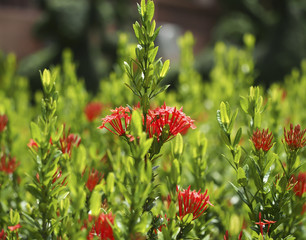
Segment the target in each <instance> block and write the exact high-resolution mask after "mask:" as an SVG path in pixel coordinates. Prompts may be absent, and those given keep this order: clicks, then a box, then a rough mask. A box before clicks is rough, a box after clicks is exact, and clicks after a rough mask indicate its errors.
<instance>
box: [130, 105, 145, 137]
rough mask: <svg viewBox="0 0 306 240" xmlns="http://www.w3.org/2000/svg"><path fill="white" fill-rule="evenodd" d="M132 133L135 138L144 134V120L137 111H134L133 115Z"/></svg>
mask: <svg viewBox="0 0 306 240" xmlns="http://www.w3.org/2000/svg"><path fill="white" fill-rule="evenodd" d="M131 133H132V135H133V136H134V137H135V138H136V137H138V136H140V135H141V133H142V119H141V115H140V113H139V112H138V111H137V110H134V111H133V113H132V121H131Z"/></svg>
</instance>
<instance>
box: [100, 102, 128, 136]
mask: <svg viewBox="0 0 306 240" xmlns="http://www.w3.org/2000/svg"><path fill="white" fill-rule="evenodd" d="M111 111H112V114H111V115H108V116H106V117H105V118H103V119H102V125H101V126H100V127H98V128H100V129H103V128H105V129H107V130H108V131H110V132H112V133H113V134H116V135H118V136H123V135H125V133H126V131H127V128H128V126H129V124H130V122H131V111H130V109H129V108H128V107H119V108H116V109H115V110H111ZM108 125H110V126H111V127H112V128H110V127H109V126H108Z"/></svg>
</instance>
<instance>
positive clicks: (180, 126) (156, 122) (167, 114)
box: [146, 103, 196, 141]
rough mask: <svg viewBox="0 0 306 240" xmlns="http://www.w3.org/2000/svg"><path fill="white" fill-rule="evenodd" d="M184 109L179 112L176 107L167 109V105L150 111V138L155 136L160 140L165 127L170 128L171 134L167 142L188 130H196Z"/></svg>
mask: <svg viewBox="0 0 306 240" xmlns="http://www.w3.org/2000/svg"><path fill="white" fill-rule="evenodd" d="M182 110H183V108H181V109H180V110H177V109H176V108H175V107H174V108H173V107H167V106H166V104H165V103H164V105H162V106H161V107H158V108H156V109H154V110H149V112H148V116H147V122H146V124H147V127H146V128H147V132H148V133H149V136H150V137H153V136H154V135H155V136H156V137H157V138H158V140H159V139H160V137H161V135H162V132H163V129H164V127H166V126H168V127H169V134H168V136H167V137H166V139H165V141H167V140H171V139H172V138H173V137H175V136H176V135H177V134H178V133H181V132H185V131H186V130H187V129H189V128H192V129H195V128H196V126H195V125H194V124H193V122H194V120H192V119H191V118H190V117H188V116H186V115H185V113H183V111H182Z"/></svg>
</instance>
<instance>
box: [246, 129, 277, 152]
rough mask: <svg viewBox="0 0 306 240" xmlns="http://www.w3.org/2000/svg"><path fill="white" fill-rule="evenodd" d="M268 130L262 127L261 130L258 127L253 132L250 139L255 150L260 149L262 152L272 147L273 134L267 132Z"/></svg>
mask: <svg viewBox="0 0 306 240" xmlns="http://www.w3.org/2000/svg"><path fill="white" fill-rule="evenodd" d="M268 132H269V129H268V128H267V129H266V130H264V129H263V130H262V132H260V130H259V129H257V130H256V131H254V132H253V136H252V139H251V140H252V142H253V144H254V146H255V148H256V150H257V151H259V150H260V149H262V150H263V151H264V152H268V151H269V150H270V148H271V147H272V145H273V144H272V139H273V136H272V133H270V134H269V133H268Z"/></svg>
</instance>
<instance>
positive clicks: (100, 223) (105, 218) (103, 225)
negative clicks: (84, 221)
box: [87, 213, 115, 240]
mask: <svg viewBox="0 0 306 240" xmlns="http://www.w3.org/2000/svg"><path fill="white" fill-rule="evenodd" d="M109 222H110V223H111V224H114V217H113V215H112V213H109V214H104V213H101V214H100V215H99V217H98V218H97V220H96V221H95V223H94V225H93V227H92V229H91V231H90V233H89V235H88V237H87V239H89V240H91V239H93V238H94V236H98V237H99V239H101V240H115V238H114V234H113V229H112V227H111V225H110V224H109Z"/></svg>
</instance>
